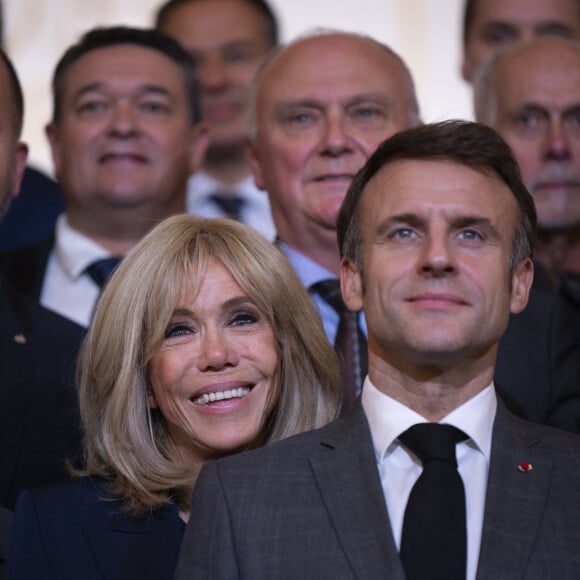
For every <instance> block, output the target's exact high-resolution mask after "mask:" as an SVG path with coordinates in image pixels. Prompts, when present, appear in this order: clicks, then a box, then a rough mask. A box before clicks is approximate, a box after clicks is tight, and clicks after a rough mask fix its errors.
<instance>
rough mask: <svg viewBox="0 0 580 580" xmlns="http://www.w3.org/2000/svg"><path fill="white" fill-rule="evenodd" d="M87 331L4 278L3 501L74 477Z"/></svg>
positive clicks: (0, 308) (0, 351) (0, 385)
mask: <svg viewBox="0 0 580 580" xmlns="http://www.w3.org/2000/svg"><path fill="white" fill-rule="evenodd" d="M84 333H85V331H84V329H83V328H81V327H80V326H77V325H76V324H74V323H73V322H70V321H69V320H67V319H65V318H63V317H61V316H58V315H57V314H55V313H53V312H50V311H48V310H46V309H44V308H42V307H41V306H39V305H38V304H36V303H35V302H34V301H31V300H29V299H27V298H26V297H23V296H22V295H21V294H20V293H18V292H17V291H15V290H13V289H12V288H10V287H8V285H6V284H5V283H4V282H3V281H2V282H1V283H0V505H1V506H4V507H8V508H12V506H13V505H14V502H15V500H16V497H17V495H18V492H19V491H20V490H22V489H25V488H29V487H34V486H36V485H42V484H44V483H48V482H51V481H57V480H61V479H64V478H68V475H67V469H66V460H67V459H71V460H73V459H74V458H75V457H77V456H78V455H79V453H80V450H81V430H80V420H79V411H78V401H77V395H76V388H75V382H74V375H75V368H76V358H77V351H78V348H79V345H80V344H81V340H82V338H83V336H84Z"/></svg>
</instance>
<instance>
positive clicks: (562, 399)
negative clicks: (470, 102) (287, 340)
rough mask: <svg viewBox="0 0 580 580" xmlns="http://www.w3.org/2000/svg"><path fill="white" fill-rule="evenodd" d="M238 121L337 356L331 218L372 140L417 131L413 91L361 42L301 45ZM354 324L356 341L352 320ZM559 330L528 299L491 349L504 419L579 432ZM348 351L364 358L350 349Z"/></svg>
mask: <svg viewBox="0 0 580 580" xmlns="http://www.w3.org/2000/svg"><path fill="white" fill-rule="evenodd" d="M281 112H283V113H284V114H282V113H281ZM249 117H250V121H251V122H250V146H249V151H250V158H251V164H252V169H253V172H254V176H255V179H256V182H257V184H258V185H259V186H260V187H262V188H263V189H265V190H266V191H267V192H268V195H269V197H270V201H271V206H272V212H273V217H274V222H275V224H276V228H277V230H278V240H279V245H280V248H281V249H282V250H283V251H284V252H285V254H286V255H287V256H288V259H289V260H290V262H291V263H292V266H293V267H294V269H295V270H296V273H297V274H298V276H299V277H300V279H301V281H302V283H303V284H304V286H305V287H306V288H308V289H309V290H310V292H311V295H312V299H313V301H314V303H315V304H316V306H317V308H318V310H319V313H320V315H321V318H322V321H323V324H324V327H325V330H326V333H327V336H328V339H329V341H330V342H331V343H333V344H335V346H337V350H339V352H340V353H341V355H344V354H345V353H344V351H342V352H341V348H340V347H339V345H338V344H337V343H338V342H339V341H338V337H339V329H340V326H341V322H340V321H341V318H342V316H341V315H340V314H339V313H338V312H337V310H336V308H335V305H333V304H332V303H331V302H329V301H328V300H326V299H325V298H324V297H323V296H321V295H320V294H319V293H318V292H317V291H316V288H317V286H319V284H320V283H325V282H328V281H334V282H335V283H337V278H338V272H339V269H340V255H339V252H338V248H337V244H336V217H337V214H338V209H339V207H340V203H341V201H342V199H343V198H344V195H345V193H346V190H347V188H348V186H349V184H350V180H351V179H352V176H353V175H354V173H355V172H356V171H357V170H358V169H360V167H361V166H362V165H363V163H364V162H365V160H366V159H367V158H368V157H369V155H370V154H371V153H372V152H373V151H374V149H375V148H376V146H377V145H378V144H379V143H380V142H381V141H382V140H383V139H385V138H387V137H389V136H391V135H393V134H394V133H396V132H397V131H401V130H404V129H408V128H410V127H412V126H414V125H417V124H418V123H420V114H419V110H418V105H417V99H416V97H415V92H414V88H413V79H412V78H411V75H410V73H409V70H408V69H407V67H406V65H405V63H404V62H403V61H402V60H401V58H400V57H399V56H398V55H397V54H396V53H394V52H393V51H392V50H391V49H390V48H388V47H386V46H384V45H382V44H380V43H378V42H376V41H374V40H372V39H370V38H367V37H361V36H359V35H354V34H346V33H340V32H335V33H330V34H329V33H323V34H312V35H309V36H305V37H303V38H300V39H298V40H296V41H294V42H291V43H289V44H288V45H286V46H283V47H281V48H280V49H279V50H278V51H276V52H274V53H273V54H272V56H271V57H270V58H269V59H268V60H267V62H266V63H264V65H263V67H262V68H261V69H260V71H259V74H258V76H257V77H256V79H255V86H254V90H253V91H252V99H251V102H250V115H249ZM338 294H339V293H338ZM338 298H339V297H338ZM339 302H340V300H339ZM358 322H359V324H360V326H361V329H362V331H363V332H364V317H363V316H359V317H358ZM571 326H572V320H571V318H570V316H569V315H568V313H567V312H566V307H565V305H564V304H562V303H560V301H559V300H558V299H556V298H554V297H553V296H550V295H548V294H546V293H543V292H536V291H534V292H532V297H531V300H530V305H529V307H528V308H527V309H526V311H524V313H522V314H520V315H518V316H514V317H512V318H511V320H510V324H509V327H508V331H507V332H506V334H505V336H504V337H503V339H502V341H501V345H500V352H499V356H498V365H497V376H496V379H497V383H498V389H499V390H500V391H502V392H504V391H505V394H506V404H507V405H508V407H509V409H510V410H512V411H514V412H516V413H517V414H518V415H520V416H522V417H523V418H525V419H529V420H532V421H536V422H540V423H546V424H551V425H555V426H558V427H562V428H565V429H568V430H571V431H577V432H580V343H579V342H578V341H576V340H575V336H574V333H573V332H572V331H571V329H570V327H571ZM359 337H360V335H359ZM357 346H359V348H360V350H361V351H364V350H365V348H366V347H365V346H364V344H363V341H362V340H361V341H360V343H359V345H357ZM352 351H354V349H352ZM352 351H351V352H352ZM342 360H346V361H347V362H346V363H345V366H346V367H350V368H353V367H355V368H356V367H357V366H358V367H359V368H358V369H357V370H359V371H360V373H357V374H359V377H356V379H355V381H354V382H355V387H356V389H357V390H360V387H361V385H362V381H363V379H364V376H365V373H366V369H364V368H363V366H364V364H363V363H364V361H362V360H361V359H360V358H357V357H353V360H352V361H350V362H348V358H346V359H342ZM357 363H359V364H357ZM359 379H360V380H359ZM504 386H505V387H506V388H505V389H504ZM352 400H354V397H352V398H351V399H350V401H352ZM347 406H348V405H347Z"/></svg>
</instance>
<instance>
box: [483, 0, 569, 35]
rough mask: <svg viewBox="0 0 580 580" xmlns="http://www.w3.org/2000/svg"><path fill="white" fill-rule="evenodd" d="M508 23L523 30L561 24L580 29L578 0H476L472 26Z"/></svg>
mask: <svg viewBox="0 0 580 580" xmlns="http://www.w3.org/2000/svg"><path fill="white" fill-rule="evenodd" d="M491 22H494V23H509V24H512V25H514V26H521V27H537V26H542V25H546V24H550V23H553V24H560V25H564V26H566V27H569V28H574V29H578V28H579V27H580V3H579V2H578V0H555V1H554V0H509V1H506V0H477V1H476V2H475V7H474V13H473V23H474V24H484V25H487V24H489V23H491Z"/></svg>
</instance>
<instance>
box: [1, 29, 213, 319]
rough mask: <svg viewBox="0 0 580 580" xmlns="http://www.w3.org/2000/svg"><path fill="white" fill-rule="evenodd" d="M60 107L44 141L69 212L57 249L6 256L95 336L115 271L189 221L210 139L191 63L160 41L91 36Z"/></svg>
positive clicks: (21, 280) (26, 287)
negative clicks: (151, 236) (190, 189)
mask: <svg viewBox="0 0 580 580" xmlns="http://www.w3.org/2000/svg"><path fill="white" fill-rule="evenodd" d="M53 97H54V110H53V118H52V121H51V122H50V123H49V124H48V126H47V129H46V132H47V136H48V139H49V142H50V145H51V151H52V156H53V160H54V166H55V172H56V175H57V177H58V179H59V182H60V185H61V188H62V194H63V197H64V201H65V212H64V213H63V214H61V215H60V216H59V218H58V220H57V224H56V227H55V229H54V232H53V235H51V236H50V238H49V239H47V240H46V241H45V242H44V243H40V244H36V245H34V246H32V247H26V248H19V249H17V250H14V251H12V252H9V253H6V254H4V255H2V257H1V259H0V263H1V264H0V267H1V268H2V269H3V271H4V274H5V276H6V278H7V279H8V280H9V281H10V282H11V283H12V284H13V285H14V286H15V287H16V288H17V289H18V290H19V291H20V292H22V293H24V294H26V295H27V296H31V297H32V298H33V299H36V300H39V301H40V304H42V305H43V306H44V307H45V308H47V309H49V310H52V311H53V312H57V313H58V314H60V315H61V316H64V317H66V318H68V319H69V320H72V321H73V322H75V323H76V324H78V325H80V326H83V327H85V328H86V327H87V326H88V325H89V323H90V319H91V316H92V312H93V309H94V306H95V302H96V300H97V298H98V296H99V294H100V290H101V286H102V283H103V281H104V279H105V278H106V274H107V273H110V270H111V268H112V265H113V263H114V262H116V261H118V260H119V259H120V258H121V257H122V256H123V255H124V254H125V253H127V252H128V251H129V250H130V249H131V248H132V247H133V246H134V245H135V244H136V243H137V242H138V241H139V240H140V239H141V238H142V237H143V236H144V235H145V234H146V233H148V232H149V231H150V230H151V228H152V227H153V226H154V225H156V224H157V223H159V222H160V221H162V220H163V219H165V218H166V217H169V216H170V215H174V214H176V213H180V212H184V211H185V194H186V188H187V180H188V178H189V176H190V175H191V174H192V173H193V172H194V171H195V170H196V169H197V167H198V165H199V164H200V162H201V158H202V157H203V153H204V151H205V147H206V144H207V131H206V129H205V125H203V124H201V123H200V122H199V121H200V112H199V104H200V98H199V89H198V83H197V77H196V72H195V67H194V64H193V61H192V59H191V57H190V56H189V55H188V54H187V52H185V50H184V49H183V48H181V46H180V45H179V44H178V43H177V42H176V41H175V40H173V39H171V38H169V37H167V36H165V35H164V34H162V33H160V32H158V31H155V30H153V29H135V28H129V27H111V28H103V29H100V28H97V29H93V30H90V31H88V32H87V33H86V34H85V35H84V36H83V37H82V38H81V39H80V40H79V42H78V43H76V44H73V45H72V46H70V47H69V48H68V49H67V50H66V51H65V52H64V54H63V55H62V57H61V59H60V60H59V62H58V64H57V66H56V69H55V72H54V77H53ZM107 271H108V272H107Z"/></svg>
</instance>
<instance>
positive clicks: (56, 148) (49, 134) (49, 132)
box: [44, 121, 62, 178]
mask: <svg viewBox="0 0 580 580" xmlns="http://www.w3.org/2000/svg"><path fill="white" fill-rule="evenodd" d="M44 132H45V134H46V138H47V139H48V144H49V145H50V153H51V155H52V165H53V167H54V173H55V175H56V177H57V178H59V176H60V169H61V164H62V159H61V153H60V132H59V130H58V125H57V124H56V123H55V122H54V121H52V122H50V123H49V124H48V125H47V126H46V127H45V128H44Z"/></svg>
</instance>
